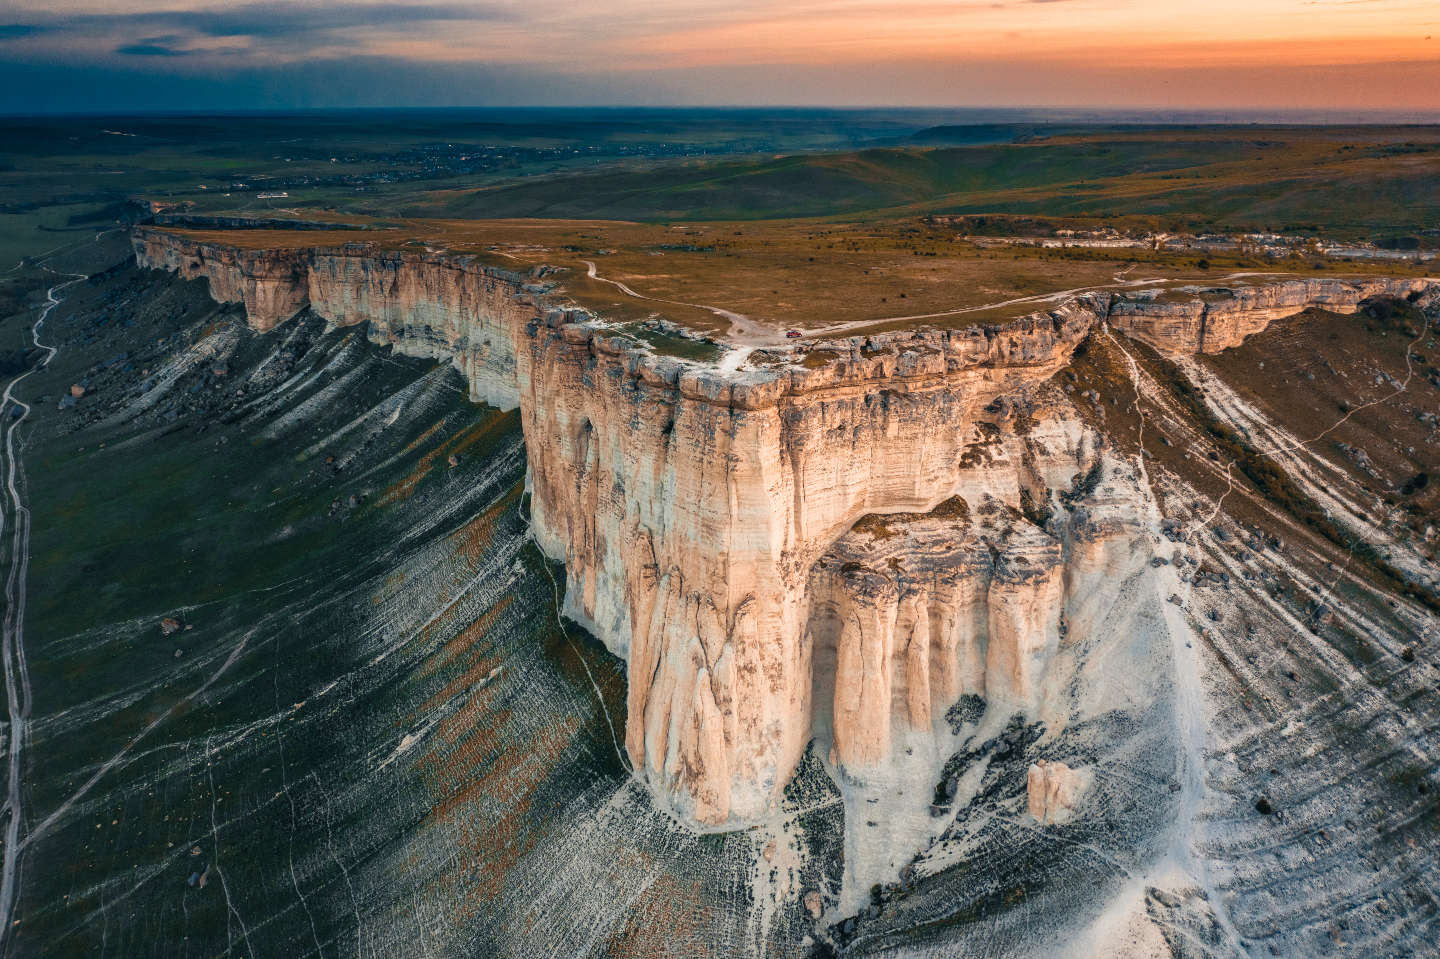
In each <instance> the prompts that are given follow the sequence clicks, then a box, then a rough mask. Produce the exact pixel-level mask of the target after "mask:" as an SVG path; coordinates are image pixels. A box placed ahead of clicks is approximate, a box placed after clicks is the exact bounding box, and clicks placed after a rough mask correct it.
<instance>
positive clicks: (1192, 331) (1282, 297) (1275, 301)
mask: <svg viewBox="0 0 1440 959" xmlns="http://www.w3.org/2000/svg"><path fill="white" fill-rule="evenodd" d="M1432 283H1433V281H1431V280H1423V279H1410V278H1395V279H1383V280H1382V279H1376V280H1350V279H1338V278H1326V279H1306V280H1279V281H1276V282H1273V283H1264V284H1262V285H1260V286H1233V287H1216V288H1215V289H1213V290H1207V291H1205V292H1202V293H1199V294H1193V293H1174V292H1172V293H1166V294H1161V295H1160V296H1159V297H1158V298H1156V297H1155V296H1154V294H1150V293H1141V294H1132V295H1117V296H1115V297H1114V298H1113V300H1112V302H1111V304H1110V315H1109V319H1110V324H1111V325H1112V326H1114V327H1115V328H1116V329H1120V330H1124V331H1125V332H1126V333H1128V334H1130V335H1131V336H1133V337H1135V338H1136V339H1139V340H1143V341H1145V342H1146V343H1149V344H1150V345H1151V346H1154V347H1157V348H1159V349H1162V350H1170V351H1174V352H1178V353H1219V352H1221V351H1222V350H1227V349H1229V348H1230V347H1232V346H1239V345H1240V344H1241V343H1243V342H1244V341H1245V338H1246V337H1249V336H1253V335H1254V334H1256V333H1259V332H1260V331H1261V330H1263V329H1265V327H1266V326H1268V325H1269V324H1270V323H1271V322H1273V321H1275V320H1279V319H1283V318H1285V317H1287V316H1294V315H1295V314H1296V313H1300V312H1303V311H1304V310H1307V309H1309V308H1311V307H1321V308H1322V309H1326V310H1330V311H1331V312H1334V313H1354V312H1355V311H1356V310H1357V309H1359V306H1360V301H1361V300H1364V299H1366V298H1368V297H1372V296H1395V297H1403V296H1407V295H1409V294H1411V293H1416V292H1423V291H1426V290H1428V289H1429V288H1430V287H1431V285H1432Z"/></svg>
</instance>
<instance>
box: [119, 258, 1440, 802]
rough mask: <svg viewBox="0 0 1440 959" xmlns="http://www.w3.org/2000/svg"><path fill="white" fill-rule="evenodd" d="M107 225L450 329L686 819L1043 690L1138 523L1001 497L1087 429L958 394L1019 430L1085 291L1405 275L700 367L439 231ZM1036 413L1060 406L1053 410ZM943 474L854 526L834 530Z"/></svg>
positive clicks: (393, 335) (1138, 325)
mask: <svg viewBox="0 0 1440 959" xmlns="http://www.w3.org/2000/svg"><path fill="white" fill-rule="evenodd" d="M135 245H136V252H137V256H138V258H139V261H140V263H141V264H142V265H145V266H152V267H158V268H165V269H172V270H177V271H179V272H181V273H182V274H183V275H186V276H192V277H194V276H206V277H208V278H209V280H210V284H211V291H212V295H214V296H215V297H216V298H217V299H219V300H222V301H233V302H244V304H245V306H246V309H247V313H248V315H249V316H250V319H251V322H252V324H253V325H254V326H255V327H256V328H257V329H260V330H265V329H269V328H270V327H272V326H273V325H274V324H275V323H278V322H281V321H283V320H284V319H286V318H288V317H289V316H291V315H293V313H294V312H295V311H297V310H298V309H300V308H302V307H303V306H305V305H306V304H309V305H311V306H312V307H313V308H314V309H316V310H317V311H318V312H320V313H321V315H323V316H325V317H326V318H327V319H329V320H331V321H332V322H335V323H337V324H353V323H362V322H363V323H368V324H370V331H371V336H372V337H373V338H374V339H376V340H377V341H380V342H390V343H394V344H395V345H396V347H397V348H399V349H401V350H403V351H406V352H408V353H413V354H416V355H426V356H450V357H452V358H453V360H454V362H456V364H457V365H458V366H459V368H460V369H461V370H462V371H463V372H464V373H465V375H466V376H467V378H468V379H469V381H470V385H471V395H472V397H473V398H475V399H476V400H484V401H486V402H489V403H491V404H492V405H495V406H498V407H501V408H513V407H514V406H516V405H518V406H519V407H520V409H521V415H522V422H523V425H524V430H525V435H526V446H527V455H528V458H529V482H530V486H531V490H532V522H533V525H534V530H535V535H536V538H537V541H538V542H539V544H540V546H541V548H542V549H543V550H544V551H545V552H546V554H547V555H549V556H551V557H552V558H555V559H559V560H563V561H564V563H565V566H566V577H567V592H566V607H567V608H566V612H567V614H568V615H571V616H573V617H574V618H575V619H576V620H578V621H580V622H582V623H585V624H586V625H587V626H588V627H589V628H590V629H591V630H592V631H593V632H594V633H595V634H596V635H597V636H599V637H600V638H601V639H602V640H603V641H604V642H605V643H606V644H607V646H609V648H610V649H611V650H612V651H614V652H615V653H616V654H617V655H619V656H622V657H623V658H625V659H626V660H627V663H628V673H629V702H628V717H627V724H626V747H627V750H628V752H629V755H630V758H631V761H632V763H633V764H634V765H635V767H636V768H637V769H641V770H644V772H645V773H646V775H647V776H648V778H649V781H650V782H651V784H652V787H653V788H654V790H655V792H656V794H657V795H658V796H660V797H662V798H663V799H664V800H665V801H667V802H668V803H669V804H670V806H671V807H672V808H673V809H674V810H675V811H676V812H677V813H678V814H679V815H681V816H682V817H685V818H687V819H690V820H692V821H695V822H699V823H703V824H720V823H726V822H736V821H744V820H747V819H754V818H756V817H759V816H762V815H764V814H765V813H766V812H767V811H768V810H770V809H771V808H773V806H774V804H775V803H776V801H777V800H778V799H779V798H780V796H781V793H782V791H783V789H784V787H785V784H786V783H787V781H788V779H789V777H790V776H791V774H792V772H793V770H794V768H795V765H796V763H797V762H798V760H799V758H800V756H801V755H802V753H803V750H804V749H805V746H806V744H807V743H808V742H809V741H810V739H811V737H812V734H813V733H816V732H818V733H820V734H821V735H822V736H824V737H827V738H829V740H830V745H832V746H833V747H834V758H835V761H836V762H837V763H838V764H839V765H840V766H841V767H842V768H843V769H844V770H846V771H847V772H849V771H854V772H855V773H856V774H857V775H863V773H864V771H865V770H866V769H867V768H870V767H873V766H875V765H876V764H881V763H884V762H885V761H886V758H887V756H888V755H889V753H890V750H891V748H892V745H893V741H894V735H895V731H896V730H897V729H899V728H901V727H904V728H909V729H918V730H925V729H934V728H939V726H938V724H940V723H941V722H942V720H943V717H944V714H945V711H946V710H947V709H948V708H949V707H950V706H951V705H952V704H953V703H954V702H955V701H956V699H957V698H958V697H959V696H961V695H963V694H967V693H969V694H975V695H980V696H984V697H986V698H987V699H989V700H992V701H995V702H999V703H1002V704H1003V705H1004V706H1005V707H1006V708H1007V709H1014V710H1017V711H1031V710H1038V711H1040V712H1041V713H1042V714H1043V713H1044V711H1045V708H1046V706H1045V701H1046V696H1045V689H1046V684H1047V682H1049V681H1050V680H1049V679H1047V668H1048V665H1049V664H1050V663H1051V661H1052V659H1054V658H1055V657H1056V656H1057V655H1060V656H1062V657H1063V654H1064V644H1065V640H1064V636H1063V635H1062V630H1061V628H1060V623H1061V616H1062V614H1063V615H1065V616H1066V617H1068V621H1069V623H1070V628H1071V637H1072V640H1073V638H1074V636H1075V635H1076V634H1077V633H1076V631H1077V630H1080V631H1083V629H1084V626H1085V625H1086V624H1087V623H1088V622H1090V621H1091V620H1092V614H1093V609H1094V608H1095V607H1096V604H1097V602H1099V600H1098V599H1097V598H1096V596H1094V595H1088V594H1091V593H1103V592H1104V590H1103V588H1101V587H1103V585H1104V583H1105V579H1106V577H1107V576H1113V575H1114V574H1115V573H1116V572H1118V571H1120V570H1122V569H1128V568H1129V567H1130V566H1132V565H1133V564H1134V563H1135V562H1137V561H1138V560H1137V559H1136V557H1139V556H1142V555H1144V554H1146V553H1147V551H1148V548H1147V549H1138V548H1135V543H1137V542H1139V540H1137V539H1136V538H1135V537H1136V535H1137V533H1136V531H1135V530H1134V529H1131V528H1130V526H1133V522H1129V523H1128V524H1127V520H1126V519H1125V516H1124V513H1125V509H1119V510H1118V511H1116V512H1115V515H1114V516H1109V517H1108V518H1105V519H1103V520H1097V519H1094V518H1089V517H1086V516H1084V515H1083V514H1082V515H1078V516H1076V515H1072V516H1068V517H1065V518H1064V522H1063V523H1062V524H1060V525H1058V526H1057V525H1055V524H1054V523H1052V524H1050V525H1047V527H1046V528H1045V529H1040V528H1038V527H1035V526H1034V525H1033V524H1027V523H1026V522H1025V521H1024V520H1017V516H1018V515H1019V514H1018V513H1017V512H1016V507H1017V506H1019V502H1020V491H1021V489H1022V488H1031V487H1036V488H1037V490H1043V489H1044V488H1045V487H1046V486H1048V487H1049V488H1052V489H1063V488H1066V487H1067V486H1068V485H1069V478H1070V477H1071V476H1072V475H1073V473H1074V472H1075V470H1076V468H1077V464H1078V463H1079V462H1080V461H1081V460H1084V459H1085V458H1086V457H1089V459H1090V460H1092V461H1093V459H1094V456H1095V455H1096V454H1095V453H1094V442H1093V439H1092V441H1091V442H1090V446H1089V447H1088V448H1089V452H1088V453H1087V452H1085V450H1086V444H1085V442H1082V441H1081V439H1080V438H1079V437H1078V436H1077V435H1069V434H1067V435H1064V436H1061V435H1059V433H1057V434H1056V435H1055V436H1052V437H1051V438H1050V439H1049V440H1047V441H1046V442H1045V443H1044V444H1042V446H1043V448H1044V449H1052V450H1054V451H1055V452H1054V454H1053V455H1046V454H1042V455H1040V456H1039V457H1038V459H1037V458H1036V457H1035V456H1034V455H1033V454H1032V456H1031V462H1030V465H1029V466H1025V465H1023V464H1022V462H1021V459H1022V457H1020V456H1018V455H1010V456H1001V457H999V458H998V459H995V460H993V461H987V462H983V463H977V462H975V461H973V459H967V453H968V452H970V451H971V450H972V448H973V447H974V446H975V445H976V444H975V441H976V439H977V436H976V435H975V432H974V431H975V429H976V428H977V425H976V424H977V423H978V422H980V421H981V420H982V419H983V420H984V421H986V422H987V423H989V424H990V428H991V429H993V430H998V431H1000V432H1001V433H1003V434H1004V436H1005V438H1004V439H1003V440H1002V441H1001V443H1000V446H1001V447H1005V446H1006V444H1009V445H1010V446H1012V447H1013V446H1014V445H1015V444H1017V443H1021V442H1022V440H1020V439H1017V438H1016V437H1015V436H1014V435H1013V428H1014V426H1015V419H1016V417H1015V411H1014V410H1013V409H1012V408H1011V407H1009V406H1007V405H1006V403H1005V402H1004V401H1000V402H997V401H999V400H1000V398H1002V397H1014V396H1017V395H1020V394H1023V393H1024V392H1025V390H1026V389H1027V387H1029V386H1031V385H1033V384H1038V383H1040V382H1042V381H1044V380H1045V379H1047V378H1049V377H1050V376H1051V375H1052V374H1054V373H1055V372H1056V371H1057V370H1058V369H1060V368H1061V367H1063V366H1064V365H1066V364H1067V363H1068V362H1069V361H1070V356H1071V353H1072V351H1073V349H1074V347H1075V346H1076V345H1077V344H1078V343H1079V342H1080V341H1082V340H1083V339H1084V338H1085V337H1086V336H1087V335H1089V333H1090V332H1091V330H1092V329H1093V328H1094V327H1095V326H1096V325H1097V324H1099V323H1100V322H1101V321H1102V320H1105V319H1107V318H1108V319H1109V321H1110V322H1111V323H1112V324H1113V325H1115V326H1117V327H1119V328H1121V329H1124V330H1125V331H1126V332H1128V333H1130V334H1131V335H1133V336H1136V337H1137V338H1140V339H1143V340H1146V341H1148V342H1150V343H1152V344H1153V345H1156V346H1158V347H1161V348H1164V349H1171V350H1179V351H1184V352H1197V351H1202V350H1203V351H1207V352H1217V351H1218V350H1220V349H1223V348H1224V347H1225V346H1230V345H1235V344H1237V343H1239V342H1240V341H1241V340H1243V338H1244V337H1245V336H1247V335H1249V334H1250V333H1252V332H1255V331H1257V330H1258V329H1262V328H1263V326H1264V324H1265V323H1267V322H1269V321H1270V319H1272V318H1274V317H1276V316H1282V315H1290V314H1293V313H1295V312H1298V311H1299V310H1302V309H1304V308H1305V307H1306V306H1309V305H1323V306H1325V307H1326V308H1329V309H1335V310H1344V309H1349V310H1353V309H1354V308H1355V305H1356V304H1358V303H1359V301H1360V300H1361V299H1363V298H1364V297H1365V296H1370V295H1376V294H1379V293H1388V294H1390V295H1404V294H1405V293H1408V292H1410V291H1411V290H1412V289H1416V288H1418V286H1417V284H1424V283H1425V281H1393V282H1388V283H1386V282H1379V283H1363V284H1359V283H1343V282H1341V281H1335V280H1319V281H1297V282H1296V283H1287V284H1281V285H1278V286H1276V287H1260V288H1244V289H1241V290H1239V291H1235V292H1233V293H1211V294H1206V295H1202V296H1196V297H1193V298H1191V299H1190V300H1183V299H1182V300H1180V301H1179V302H1166V301H1164V300H1162V301H1158V302H1157V301H1149V300H1144V299H1133V300H1132V299H1128V298H1112V297H1110V296H1108V295H1088V296H1082V297H1079V298H1077V299H1075V300H1073V301H1071V302H1069V303H1068V304H1066V305H1065V306H1063V307H1062V308H1060V309H1058V310H1056V311H1054V312H1052V313H1049V314H1043V315H1037V316H1033V317H1027V318H1025V319H1023V320H1019V321H1016V322H1014V323H1010V324H1006V325H1003V326H994V327H987V328H985V329H975V328H972V329H969V330H964V331H945V332H927V333H918V334H917V333H909V332H905V333H896V334H888V335H885V336H878V337H871V338H869V339H860V338H855V339H851V340H837V341H830V342H827V343H826V344H824V345H825V347H826V348H828V349H832V350H835V351H837V352H839V353H840V354H841V359H840V360H838V361H836V362H833V363H831V364H829V365H828V366H825V367H822V368H819V369H815V370H799V369H785V370H783V371H770V372H758V373H740V374H722V373H720V372H718V371H716V370H714V369H710V368H704V367H699V366H696V365H694V364H687V363H683V362H680V361H676V360H670V359H666V358H660V357H654V356H651V355H649V354H648V353H645V352H643V351H641V350H638V349H636V348H635V344H633V343H632V342H630V341H628V340H625V339H623V338H612V337H608V336H607V335H606V333H605V331H604V330H603V329H599V328H597V327H596V326H594V325H585V324H575V323H570V322H568V320H569V319H570V317H569V316H568V315H567V314H565V313H563V312H559V311H555V310H548V309H546V308H545V307H546V304H545V302H544V300H543V298H542V297H540V296H538V295H537V293H536V291H535V290H534V289H533V288H529V289H527V288H526V286H525V285H524V283H523V281H522V279H521V278H520V277H518V276H515V275H513V274H508V273H505V272H504V271H500V270H495V269H492V268H488V267H483V266H479V265H476V264H474V263H473V262H471V261H467V260H465V259H463V258H462V259H457V260H450V259H445V258H441V257H426V256H417V255H414V254H400V253H385V252H379V251H376V250H374V249H372V248H369V247H367V246H364V245H347V246H345V247H342V248H338V249H329V250H299V251H295V250H292V251H269V252H263V253H262V252H253V251H243V250H234V249H228V248H222V247H219V246H216V245H211V244H199V243H195V242H194V241H192V240H190V239H188V238H186V237H184V236H183V235H179V234H174V233H167V232H164V231H155V230H140V231H137V232H136V237H135ZM1170 296H1171V297H1172V298H1173V297H1174V294H1171V295H1170ZM862 347H864V348H866V353H871V354H873V353H874V352H875V351H877V350H878V351H885V353H884V355H880V356H873V355H872V356H870V357H869V358H867V356H866V355H865V354H864V353H862ZM1038 428H1039V429H1041V430H1042V431H1043V430H1046V429H1048V430H1051V431H1052V432H1054V431H1057V430H1058V431H1060V433H1063V432H1064V431H1065V430H1070V431H1071V433H1072V434H1073V432H1074V430H1075V429H1078V427H1077V426H1076V424H1075V421H1074V420H1073V419H1072V420H1069V421H1068V425H1064V424H1061V423H1060V421H1059V420H1058V419H1057V418H1055V417H1053V416H1052V417H1051V418H1050V419H1048V420H1045V421H1044V422H1042V423H1041V424H1040V426H1039V427H1038ZM1012 452H1013V450H1012ZM1112 465H1113V464H1112ZM957 495H958V496H959V497H961V500H963V504H962V503H961V502H959V501H954V500H952V498H953V497H955V496H957ZM947 501H949V504H950V505H949V506H948V507H947V506H941V508H940V509H938V510H936V515H931V516H918V515H917V516H912V517H908V518H900V519H897V520H896V521H895V526H896V528H897V529H899V530H901V532H900V533H897V534H895V535H894V536H884V537H881V538H880V539H879V540H878V541H877V540H876V539H875V537H873V536H871V535H870V534H869V533H867V532H865V531H864V529H862V530H859V531H852V530H851V527H852V526H853V525H854V524H855V523H856V520H857V519H859V518H861V517H863V516H865V515H866V514H872V513H874V514H884V513H909V514H926V513H928V512H929V511H931V510H932V509H935V508H936V507H937V506H940V505H941V504H945V503H947ZM1127 502H1128V501H1127ZM962 507H963V511H964V516H963V517H960V515H959V512H958V511H960V510H961V509H962ZM1126 508H1127V509H1128V508H1129V507H1126ZM1057 522H1058V521H1057ZM937 524H938V525H937ZM882 525H883V524H882ZM1002 527H1003V530H1004V534H1003V535H1001V528H1002ZM1052 527H1053V528H1052ZM892 560H893V563H892ZM1077 590H1083V591H1084V594H1082V593H1080V592H1077ZM1052 718H1053V719H1055V721H1056V723H1057V724H1060V725H1063V721H1064V719H1063V716H1056V717H1052ZM1057 728H1058V726H1057Z"/></svg>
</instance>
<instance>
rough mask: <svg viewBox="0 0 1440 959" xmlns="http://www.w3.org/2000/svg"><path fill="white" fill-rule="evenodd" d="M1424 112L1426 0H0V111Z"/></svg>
mask: <svg viewBox="0 0 1440 959" xmlns="http://www.w3.org/2000/svg"><path fill="white" fill-rule="evenodd" d="M520 104H537V105H545V104H549V105H562V104H563V105H602V104H641V105H650V104H654V105H660V104H675V105H686V104H695V105H722V104H735V105H742V104H754V105H775V104H796V105H801V104H805V105H835V106H841V105H854V106H869V105H915V106H1037V105H1043V106H1057V107H1067V106H1073V107H1090V106H1094V107H1130V108H1174V109H1212V108H1223V107H1233V108H1242V109H1243V108H1311V109H1315V108H1319V109H1337V110H1357V109H1363V110H1387V111H1388V110H1397V111H1407V110H1408V111H1425V112H1430V111H1433V112H1436V113H1440V3H1437V2H1436V0H1206V2H1203V3H1201V2H1176V0H1023V2H990V0H947V2H932V0H908V2H892V0H765V2H757V0H732V2H720V0H689V2H674V0H600V2H591V3H576V2H574V0H565V2H557V0H483V2H466V0H449V2H443V0H442V2H422V0H413V2H412V0H398V2H388V3H370V2H356V0H339V2H332V3H310V2H298V3H282V2H271V0H264V2H255V3H231V4H225V3H218V4H217V3H194V2H186V0H172V2H165V0H110V2H106V3H95V2H83V0H46V2H43V3H39V2H33V0H27V2H20V3H15V2H9V0H0V110H4V112H17V111H25V112H29V111H35V110H70V109H137V110H138V109H147V108H153V109H191V108H197V107H219V108H246V107H272V106H277V107H292V106H308V107H323V106H338V107H354V106H468V105H476V106H483V105H520Z"/></svg>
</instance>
